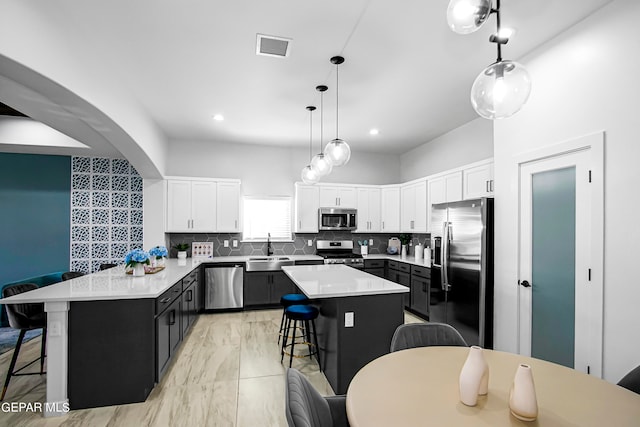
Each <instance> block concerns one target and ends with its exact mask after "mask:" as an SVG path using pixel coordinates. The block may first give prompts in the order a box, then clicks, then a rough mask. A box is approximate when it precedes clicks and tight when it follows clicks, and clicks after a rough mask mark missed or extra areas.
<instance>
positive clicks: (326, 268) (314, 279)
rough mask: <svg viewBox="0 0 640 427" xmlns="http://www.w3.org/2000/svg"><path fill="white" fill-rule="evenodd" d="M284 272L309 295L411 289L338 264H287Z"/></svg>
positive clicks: (328, 296)
mask: <svg viewBox="0 0 640 427" xmlns="http://www.w3.org/2000/svg"><path fill="white" fill-rule="evenodd" d="M282 271H284V272H285V273H286V274H287V276H289V277H290V278H291V280H293V282H294V283H295V284H296V285H297V286H298V288H300V290H301V291H302V292H304V294H305V295H306V296H307V297H309V298H337V297H354V296H361V295H378V294H396V293H405V292H409V288H408V287H406V286H402V285H399V284H397V283H394V282H391V281H389V280H386V279H383V278H381V277H378V276H374V275H373V274H369V273H365V272H364V271H362V270H357V269H355V268H351V267H347V266H345V265H339V264H328V265H324V264H323V265H299V266H285V267H282Z"/></svg>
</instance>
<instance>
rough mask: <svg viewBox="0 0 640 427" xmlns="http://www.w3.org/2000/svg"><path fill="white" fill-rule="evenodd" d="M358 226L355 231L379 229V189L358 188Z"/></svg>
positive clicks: (375, 230)
mask: <svg viewBox="0 0 640 427" xmlns="http://www.w3.org/2000/svg"><path fill="white" fill-rule="evenodd" d="M357 200H358V205H357V209H358V228H357V230H356V232H357V233H367V232H369V233H371V232H373V233H377V232H379V231H380V189H379V188H358V189H357Z"/></svg>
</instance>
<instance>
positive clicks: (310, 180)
mask: <svg viewBox="0 0 640 427" xmlns="http://www.w3.org/2000/svg"><path fill="white" fill-rule="evenodd" d="M315 109H316V107H314V106H313V105H310V106H308V107H307V110H308V111H309V164H308V165H307V166H305V167H304V168H302V173H301V177H302V181H303V182H304V183H305V184H316V183H317V182H318V181H320V176H318V172H316V170H315V169H314V168H312V167H311V151H312V150H313V147H312V146H311V144H312V142H313V110H315Z"/></svg>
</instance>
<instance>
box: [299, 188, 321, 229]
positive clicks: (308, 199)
mask: <svg viewBox="0 0 640 427" xmlns="http://www.w3.org/2000/svg"><path fill="white" fill-rule="evenodd" d="M319 207H320V192H319V191H318V187H317V186H315V185H296V232H297V233H317V232H318V208H319Z"/></svg>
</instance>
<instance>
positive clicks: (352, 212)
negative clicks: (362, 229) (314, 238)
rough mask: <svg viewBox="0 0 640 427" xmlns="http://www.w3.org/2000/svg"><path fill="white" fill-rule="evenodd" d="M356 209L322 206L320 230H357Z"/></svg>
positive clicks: (319, 222) (319, 219)
mask: <svg viewBox="0 0 640 427" xmlns="http://www.w3.org/2000/svg"><path fill="white" fill-rule="evenodd" d="M357 218H358V214H357V211H356V209H336V208H320V210H319V211H318V229H319V230H355V229H356V228H357V227H358V222H357Z"/></svg>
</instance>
